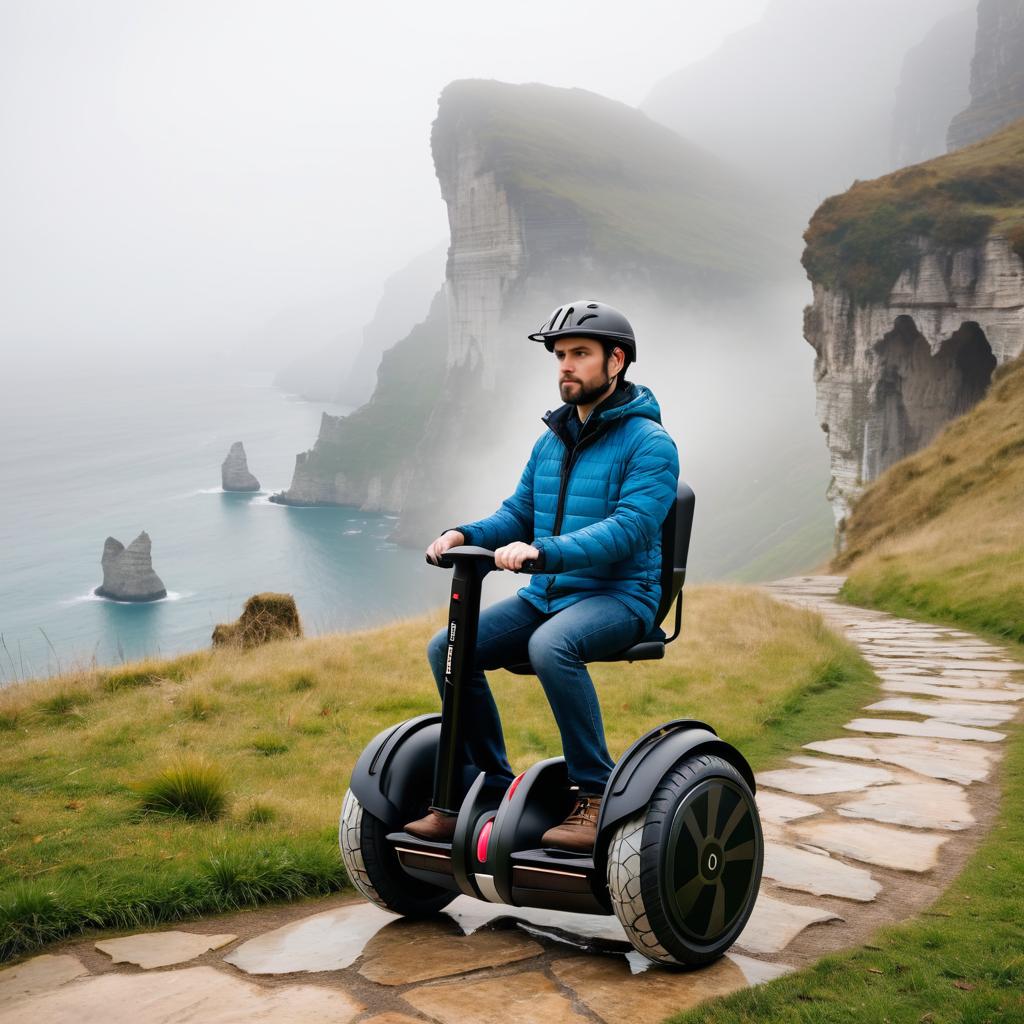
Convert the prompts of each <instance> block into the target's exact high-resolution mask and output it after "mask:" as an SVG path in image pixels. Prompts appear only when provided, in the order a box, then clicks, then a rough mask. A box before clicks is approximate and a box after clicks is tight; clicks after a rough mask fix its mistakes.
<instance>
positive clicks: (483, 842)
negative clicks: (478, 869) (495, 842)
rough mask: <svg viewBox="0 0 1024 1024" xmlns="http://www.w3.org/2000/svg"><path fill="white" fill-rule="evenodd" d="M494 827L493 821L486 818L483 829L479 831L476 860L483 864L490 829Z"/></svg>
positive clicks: (485, 859) (485, 857)
mask: <svg viewBox="0 0 1024 1024" xmlns="http://www.w3.org/2000/svg"><path fill="white" fill-rule="evenodd" d="M493 825H494V819H493V818H488V819H487V821H485V822H484V827H483V828H482V829H480V835H479V836H478V837H477V840H476V859H477V860H478V861H479V862H480V863H481V864H484V863H486V861H487V840H488V839H490V838H491V828H492V827H493Z"/></svg>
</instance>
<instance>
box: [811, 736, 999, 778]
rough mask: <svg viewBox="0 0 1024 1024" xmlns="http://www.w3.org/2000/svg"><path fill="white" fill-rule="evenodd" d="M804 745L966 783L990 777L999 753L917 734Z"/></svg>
mask: <svg viewBox="0 0 1024 1024" xmlns="http://www.w3.org/2000/svg"><path fill="white" fill-rule="evenodd" d="M804 746H805V747H807V748H808V749H809V750H816V751H818V752H820V753H822V754H835V755H836V756H838V757H855V758H858V759H860V760H864V761H882V762H883V763H885V764H895V765H899V766H900V767H901V768H907V769H909V770H910V771H913V772H917V773H918V774H920V775H929V776H931V777H932V778H933V779H948V780H949V781H950V782H960V783H963V784H967V783H971V782H982V781H983V780H985V779H987V778H988V776H989V773H990V772H991V771H992V765H993V763H994V760H995V756H996V754H995V751H994V750H992V749H991V748H985V747H982V746H979V745H978V744H970V743H950V742H948V741H945V740H936V739H928V738H926V737H918V736H907V737H899V738H897V737H884V738H883V737H868V736H863V737H861V736H856V737H855V736H843V737H841V738H839V739H834V740H815V741H814V742H813V743H805V744H804Z"/></svg>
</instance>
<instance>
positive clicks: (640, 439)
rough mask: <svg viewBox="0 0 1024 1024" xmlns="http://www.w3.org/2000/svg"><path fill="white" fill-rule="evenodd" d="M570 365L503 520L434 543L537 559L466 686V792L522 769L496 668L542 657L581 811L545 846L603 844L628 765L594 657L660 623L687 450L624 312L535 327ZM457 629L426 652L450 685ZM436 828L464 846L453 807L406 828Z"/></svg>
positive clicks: (562, 364) (485, 641)
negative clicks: (615, 746)
mask: <svg viewBox="0 0 1024 1024" xmlns="http://www.w3.org/2000/svg"><path fill="white" fill-rule="evenodd" d="M529 337H530V338H531V340H533V341H542V342H544V344H545V346H546V347H547V350H548V351H549V352H553V353H554V354H555V357H556V361H557V373H558V386H559V390H560V392H561V397H562V400H563V402H564V403H565V404H564V405H562V406H561V407H560V408H558V409H556V410H555V411H554V412H548V413H547V414H545V416H544V417H543V419H544V422H545V423H546V424H547V427H548V429H547V430H546V431H545V432H544V434H543V435H542V436H541V437H540V438H539V439H538V440H537V442H536V444H535V445H534V446H533V451H532V453H531V455H530V458H529V461H528V462H527V465H526V469H525V470H524V471H523V474H522V477H521V479H520V481H519V485H518V486H517V487H516V490H515V493H514V494H513V495H512V496H511V497H510V498H508V499H507V500H506V501H504V502H503V503H502V505H501V508H499V509H498V511H497V512H495V513H494V514H493V515H492V516H489V517H488V518H486V519H481V520H479V521H478V522H475V523H469V524H467V525H464V526H459V527H456V528H454V529H450V530H446V531H445V532H444V533H443V534H442V535H441V536H440V537H439V538H438V539H437V540H435V541H434V542H433V543H432V544H431V545H430V547H429V548H427V557H428V558H429V559H430V560H431V561H433V562H437V560H438V559H439V558H440V557H441V555H442V554H443V553H444V552H445V551H447V550H448V548H451V547H455V546H457V545H460V544H475V545H479V546H480V547H485V548H491V549H493V550H494V561H495V564H496V565H497V566H498V568H499V569H511V570H513V571H517V570H519V569H521V568H522V566H523V563H524V562H525V561H526V560H527V559H532V560H534V561H535V562H537V563H539V569H540V571H539V572H538V573H537V574H536V575H533V576H532V577H531V579H530V583H529V585H528V586H526V587H523V588H522V589H521V590H519V591H518V593H517V594H515V595H514V596H512V597H510V598H507V599H505V600H504V601H499V602H497V603H496V604H494V605H492V606H491V607H490V608H487V609H485V610H484V611H483V612H482V613H481V615H480V624H479V629H478V632H477V644H476V652H475V658H474V673H473V677H472V682H471V685H470V687H469V691H468V692H467V693H466V694H465V695H464V697H463V701H464V704H463V707H464V710H465V714H466V718H465V721H466V722H467V723H469V724H468V727H467V729H466V730H465V732H466V736H465V739H464V741H463V742H464V750H463V764H464V765H465V766H466V769H467V772H466V775H465V777H464V779H463V780H462V783H463V788H464V789H465V787H467V786H468V784H469V782H470V781H471V780H472V778H474V777H475V776H476V774H477V773H478V772H480V771H483V772H484V773H485V775H486V782H487V784H488V785H489V786H493V787H495V788H505V787H507V786H508V785H509V784H510V783H511V782H512V780H513V772H512V768H511V767H510V765H509V763H508V757H507V755H506V753H505V742H504V738H503V736H502V731H501V721H500V719H499V717H498V710H497V707H496V706H495V703H494V698H493V696H492V695H491V691H490V688H489V687H488V685H487V680H486V678H485V676H484V672H485V671H486V670H490V669H495V668H501V667H503V666H507V665H515V664H522V663H524V662H526V661H529V662H530V664H531V665H532V667H533V670H534V671H535V672H536V674H537V676H538V678H539V679H540V681H541V684H542V685H543V687H544V692H545V694H546V695H547V698H548V702H549V703H550V705H551V710H552V711H553V712H554V716H555V720H556V722H557V723H558V729H559V732H560V733H561V738H562V749H563V752H564V754H565V760H566V767H567V770H568V775H569V780H570V783H571V784H572V785H573V786H574V787H576V788H578V793H577V799H576V802H575V806H574V807H573V810H572V813H571V814H570V815H569V816H568V817H567V818H566V819H565V821H564V822H563V823H562V824H561V825H559V826H557V827H555V828H553V829H549V830H548V831H547V832H546V833H545V834H544V836H543V837H542V840H541V841H542V843H543V844H544V845H545V846H557V847H561V848H563V849H569V850H577V851H581V852H589V851H590V850H592V849H593V846H594V841H595V839H596V837H597V817H598V813H599V811H600V806H601V797H602V795H603V793H604V788H605V785H606V783H607V782H608V777H609V775H610V774H611V770H612V768H613V767H614V761H613V760H612V758H611V757H610V755H609V753H608V749H607V747H606V745H605V738H604V726H603V723H602V720H601V708H600V706H599V704H598V700H597V694H596V692H595V689H594V684H593V681H592V680H591V678H590V674H589V673H588V672H587V669H586V664H585V663H586V662H587V661H592V660H594V659H597V658H601V657H605V656H608V655H614V654H617V653H619V652H620V651H623V650H625V649H626V648H628V647H630V646H632V645H633V644H635V643H638V642H639V641H640V640H641V639H643V637H645V636H646V635H647V634H648V633H649V632H650V631H651V629H652V628H653V627H654V626H656V625H657V623H655V622H654V615H655V612H656V611H657V608H658V603H659V601H660V598H661V583H660V572H661V526H662V523H663V522H664V520H665V516H666V515H667V514H668V511H669V508H670V507H671V505H672V502H673V501H674V500H675V496H676V487H677V482H678V478H679V457H678V453H677V451H676V446H675V442H674V441H673V440H672V438H671V437H670V436H669V434H668V432H667V431H666V430H665V428H664V427H663V426H662V425H661V413H660V410H659V407H658V403H657V401H656V400H655V398H654V395H653V394H651V392H650V390H648V389H647V388H646V387H643V386H642V385H637V384H633V383H631V382H628V381H626V380H625V374H626V369H627V367H628V366H629V364H630V363H632V362H635V361H636V340H635V338H634V336H633V329H632V327H631V326H630V324H629V321H628V320H627V319H626V318H625V316H623V315H622V313H620V312H619V311H618V310H617V309H613V308H612V307H611V306H606V305H605V304H603V303H600V302H595V301H591V300H588V299H583V300H580V301H578V302H572V303H569V304H567V305H566V306H562V307H560V308H559V309H557V310H555V312H554V314H553V315H552V316H551V318H550V319H549V320H548V321H546V322H545V324H544V325H543V326H542V327H541V328H540V330H539V331H537V332H536V333H535V334H531V335H529ZM446 650H447V630H446V629H441V630H440V631H439V632H438V633H437V635H436V636H435V637H434V638H433V639H432V640H431V641H430V644H429V646H428V649H427V654H428V660H429V662H430V666H431V669H432V670H433V673H434V678H435V680H436V682H437V687H438V690H439V692H441V694H442V695H443V693H444V674H445V654H446ZM406 830H407V831H408V832H410V833H412V834H413V835H416V836H419V837H421V838H423V839H430V840H435V841H450V840H451V838H452V835H453V833H454V830H455V817H454V816H452V815H451V814H445V813H443V812H442V811H440V810H438V809H436V808H433V807H432V808H430V810H429V812H428V813H427V815H426V816H425V817H423V818H420V819H419V820H418V821H414V822H410V823H409V824H408V825H406Z"/></svg>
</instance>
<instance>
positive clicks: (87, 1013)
mask: <svg viewBox="0 0 1024 1024" xmlns="http://www.w3.org/2000/svg"><path fill="white" fill-rule="evenodd" d="M363 1010H364V1007H363V1005H362V1004H361V1003H359V1002H357V1001H356V1000H355V999H353V998H352V997H351V996H350V995H348V993H346V992H344V991H343V990H342V989H340V988H336V987H332V988H322V987H319V986H316V985H287V986H281V987H278V988H261V987H260V986H259V985H255V984H254V983H253V982H251V981H247V980H245V979H244V978H238V977H234V976H232V975H230V974H227V973H225V972H224V971H218V970H215V969H214V968H212V967H185V968H182V969H181V970H178V971H158V972H156V973H154V974H118V973H114V972H109V973H107V974H100V975H94V976H92V977H89V978H81V979H79V980H78V981H74V982H72V983H70V984H67V985H63V986H62V987H61V988H59V989H57V990H56V991H55V992H48V993H46V994H45V995H40V996H37V997H35V998H32V999H26V1000H22V1001H21V1002H19V1003H17V1004H16V1005H15V1006H13V1007H11V1008H10V1009H8V1010H6V1011H5V1013H4V1016H3V1022H4V1024H240V1022H243V1021H244V1022H247V1024H248V1022H253V1024H256V1022H267V1024H270V1022H273V1024H346V1022H347V1021H350V1020H352V1019H353V1018H354V1017H356V1016H357V1015H358V1014H360V1013H362V1012H363Z"/></svg>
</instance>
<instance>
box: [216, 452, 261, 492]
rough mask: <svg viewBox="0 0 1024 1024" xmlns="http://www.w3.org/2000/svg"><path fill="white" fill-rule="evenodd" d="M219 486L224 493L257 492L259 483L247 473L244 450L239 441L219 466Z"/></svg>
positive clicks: (247, 465) (247, 467) (247, 466)
mask: <svg viewBox="0 0 1024 1024" xmlns="http://www.w3.org/2000/svg"><path fill="white" fill-rule="evenodd" d="M220 479H221V485H222V486H223V488H224V490H225V491H258V490H259V489H260V482H259V480H257V479H256V477H254V476H253V475H252V473H250V472H249V464H248V463H247V462H246V460H245V448H244V447H242V442H241V441H236V442H235V443H234V444H233V445H232V446H231V451H229V452H228V457H227V458H226V459H225V460H224V461H223V462H222V463H221V466H220Z"/></svg>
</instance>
